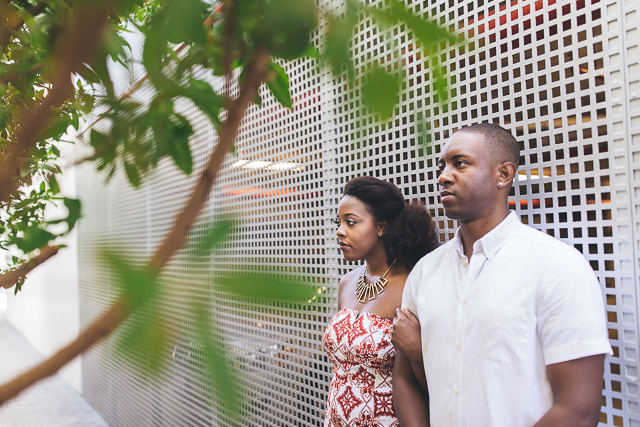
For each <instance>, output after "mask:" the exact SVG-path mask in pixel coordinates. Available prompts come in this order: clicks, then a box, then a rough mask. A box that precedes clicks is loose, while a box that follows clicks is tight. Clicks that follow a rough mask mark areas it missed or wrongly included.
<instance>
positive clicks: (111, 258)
mask: <svg viewBox="0 0 640 427" xmlns="http://www.w3.org/2000/svg"><path fill="white" fill-rule="evenodd" d="M106 257H107V261H108V262H109V265H110V266H111V267H113V269H114V271H115V274H116V277H117V278H118V282H119V284H120V285H121V289H122V292H123V294H124V295H125V296H126V297H128V298H129V299H130V300H131V301H132V303H133V304H134V306H135V307H139V306H141V305H142V304H145V303H147V302H148V301H150V300H152V299H153V298H155V297H156V295H157V294H158V282H157V280H156V276H155V275H154V274H153V273H152V272H150V271H148V270H145V269H141V268H136V267H133V266H132V265H131V264H129V263H128V262H126V261H125V260H124V259H123V258H121V257H120V256H118V255H116V254H114V253H108V254H107V256H106Z"/></svg>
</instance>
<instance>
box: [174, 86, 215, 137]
mask: <svg viewBox="0 0 640 427" xmlns="http://www.w3.org/2000/svg"><path fill="white" fill-rule="evenodd" d="M181 94H182V95H183V96H186V97H187V98H189V99H191V101H193V103H194V104H195V105H196V107H198V108H199V109H200V111H202V112H203V113H204V114H205V115H206V116H207V117H208V118H209V120H210V121H211V123H212V124H213V125H214V126H215V127H216V128H217V129H219V128H220V126H221V123H220V118H219V115H220V110H222V108H223V107H224V99H223V98H222V97H221V96H220V95H218V94H217V93H215V91H214V90H213V88H212V87H211V85H210V84H209V83H207V82H205V81H203V80H196V79H190V80H189V86H188V87H187V88H186V89H183V90H182V91H181Z"/></svg>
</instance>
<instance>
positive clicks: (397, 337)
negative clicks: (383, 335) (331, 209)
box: [391, 308, 427, 393]
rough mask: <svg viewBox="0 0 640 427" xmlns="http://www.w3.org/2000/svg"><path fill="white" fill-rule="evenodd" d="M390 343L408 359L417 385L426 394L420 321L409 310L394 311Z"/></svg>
mask: <svg viewBox="0 0 640 427" xmlns="http://www.w3.org/2000/svg"><path fill="white" fill-rule="evenodd" d="M391 342H392V343H393V345H394V346H395V347H396V349H398V350H400V351H401V352H402V353H403V354H404V356H405V357H406V358H407V359H409V361H410V363H411V366H412V367H413V371H414V374H415V377H416V379H417V380H418V383H419V384H420V386H421V387H422V389H423V390H424V392H425V393H426V392H427V379H426V375H425V373H424V362H423V360H422V338H421V335H420V321H419V320H418V318H417V317H415V316H414V315H413V313H411V312H410V311H409V310H405V309H401V308H399V309H396V317H395V319H393V335H392V337H391Z"/></svg>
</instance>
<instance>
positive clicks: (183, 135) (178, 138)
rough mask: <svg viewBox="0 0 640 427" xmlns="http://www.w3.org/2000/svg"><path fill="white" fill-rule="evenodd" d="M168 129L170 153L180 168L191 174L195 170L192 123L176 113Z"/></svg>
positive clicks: (168, 124)
mask: <svg viewBox="0 0 640 427" xmlns="http://www.w3.org/2000/svg"><path fill="white" fill-rule="evenodd" d="M166 131H167V138H168V145H167V149H168V152H169V155H170V156H171V158H172V159H173V162H174V163H175V164H176V166H177V167H178V169H180V170H181V171H183V172H184V173H185V174H187V175H190V174H191V172H192V170H193V158H192V157H191V148H190V147H189V137H190V136H191V135H193V128H192V127H191V124H189V121H188V120H187V119H186V118H185V117H184V116H182V115H180V114H174V115H173V116H171V117H170V120H169V123H167V129H166ZM156 135H157V133H156Z"/></svg>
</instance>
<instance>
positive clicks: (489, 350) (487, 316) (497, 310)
mask: <svg viewBox="0 0 640 427" xmlns="http://www.w3.org/2000/svg"><path fill="white" fill-rule="evenodd" d="M479 314H480V345H479V349H480V351H479V353H480V356H482V357H484V358H486V359H489V360H492V361H494V362H497V363H500V364H503V365H513V364H518V363H523V362H526V361H528V360H530V359H531V358H532V357H533V353H534V345H535V341H536V318H535V315H534V314H533V313H532V312H531V311H529V310H527V309H524V308H521V307H504V306H484V307H482V309H481V311H480V313H479Z"/></svg>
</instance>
